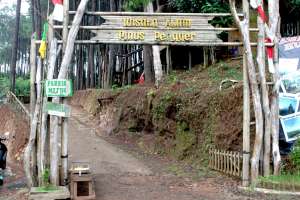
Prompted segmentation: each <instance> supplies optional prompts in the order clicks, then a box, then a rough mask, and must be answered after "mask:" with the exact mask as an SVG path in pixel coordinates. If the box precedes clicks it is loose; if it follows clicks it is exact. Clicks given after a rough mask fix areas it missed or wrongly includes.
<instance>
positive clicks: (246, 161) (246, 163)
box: [242, 0, 250, 187]
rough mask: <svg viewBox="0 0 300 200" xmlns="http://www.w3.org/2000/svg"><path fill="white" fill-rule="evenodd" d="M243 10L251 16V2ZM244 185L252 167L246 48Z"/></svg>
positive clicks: (247, 181)
mask: <svg viewBox="0 0 300 200" xmlns="http://www.w3.org/2000/svg"><path fill="white" fill-rule="evenodd" d="M243 11H244V14H245V15H248V17H249V2H248V1H247V0H243ZM243 78H244V81H243V99H244V100H243V176H242V179H243V183H242V184H243V186H244V187H247V186H249V184H250V181H249V169H250V88H249V79H248V70H247V56H246V52H245V50H244V55H243Z"/></svg>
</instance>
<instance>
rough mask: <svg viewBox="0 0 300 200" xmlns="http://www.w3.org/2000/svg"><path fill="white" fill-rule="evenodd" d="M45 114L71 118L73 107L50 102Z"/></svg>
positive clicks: (45, 108)
mask: <svg viewBox="0 0 300 200" xmlns="http://www.w3.org/2000/svg"><path fill="white" fill-rule="evenodd" d="M44 112H47V113H48V114H49V115H54V116H58V117H70V116H71V107H70V106H68V105H65V104H59V103H52V102H48V103H47V104H46V107H44Z"/></svg>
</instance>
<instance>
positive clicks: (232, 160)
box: [209, 149, 243, 177]
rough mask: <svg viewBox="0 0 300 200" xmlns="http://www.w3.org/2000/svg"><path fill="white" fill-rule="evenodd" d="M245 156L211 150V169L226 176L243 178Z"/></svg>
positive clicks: (237, 153)
mask: <svg viewBox="0 0 300 200" xmlns="http://www.w3.org/2000/svg"><path fill="white" fill-rule="evenodd" d="M242 164H243V156H242V154H241V153H239V152H232V151H221V150H216V149H211V150H209V168H211V169H213V170H216V171H219V172H222V173H224V174H227V175H230V176H236V177H242Z"/></svg>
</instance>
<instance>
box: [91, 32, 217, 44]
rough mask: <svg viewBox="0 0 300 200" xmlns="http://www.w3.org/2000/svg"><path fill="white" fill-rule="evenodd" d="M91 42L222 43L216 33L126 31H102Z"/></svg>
mask: <svg viewBox="0 0 300 200" xmlns="http://www.w3.org/2000/svg"><path fill="white" fill-rule="evenodd" d="M92 32H94V33H96V36H95V37H92V38H91V40H95V41H98V42H99V43H122V44H127V43H129V44H132V43H135V44H165V43H168V44H173V45H188V44H191V43H192V44H194V45H200V44H201V43H210V42H215V43H217V42H218V43H220V42H222V40H220V39H219V38H218V37H217V32H214V31H174V30H165V31H154V30H145V31H133V30H132V31H124V30H117V31H111V30H101V31H99V30H98V31H92Z"/></svg>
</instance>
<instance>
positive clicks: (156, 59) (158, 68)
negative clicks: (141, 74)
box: [146, 1, 163, 84]
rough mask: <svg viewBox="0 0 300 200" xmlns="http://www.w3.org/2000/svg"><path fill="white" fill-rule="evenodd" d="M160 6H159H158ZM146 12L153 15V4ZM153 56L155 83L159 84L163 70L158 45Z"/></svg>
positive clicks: (149, 5)
mask: <svg viewBox="0 0 300 200" xmlns="http://www.w3.org/2000/svg"><path fill="white" fill-rule="evenodd" d="M157 6H159V5H157ZM146 11H147V12H150V13H153V12H154V7H153V2H152V1H150V2H149V4H148V5H147V7H146ZM152 50H153V51H152V55H153V65H154V73H155V82H156V84H159V82H161V80H162V77H163V70H162V64H161V59H160V48H159V46H157V45H153V46H152Z"/></svg>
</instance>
